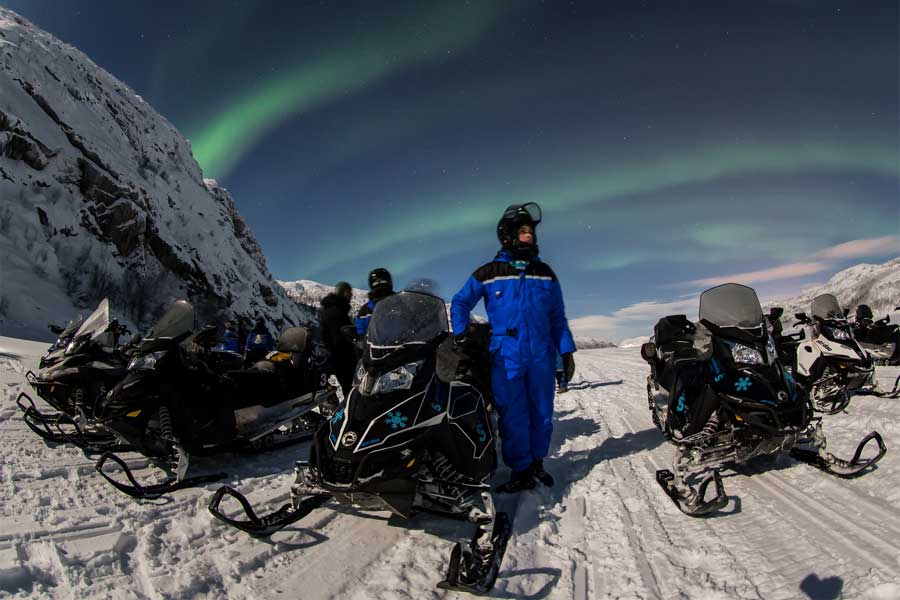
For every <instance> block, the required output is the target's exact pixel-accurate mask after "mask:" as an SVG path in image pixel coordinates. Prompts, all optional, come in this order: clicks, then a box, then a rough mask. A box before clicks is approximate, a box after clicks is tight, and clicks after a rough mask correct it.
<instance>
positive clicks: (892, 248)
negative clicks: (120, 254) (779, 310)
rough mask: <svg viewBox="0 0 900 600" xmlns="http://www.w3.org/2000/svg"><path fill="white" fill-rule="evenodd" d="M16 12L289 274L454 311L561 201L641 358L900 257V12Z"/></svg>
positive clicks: (792, 5)
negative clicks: (373, 282) (200, 173)
mask: <svg viewBox="0 0 900 600" xmlns="http://www.w3.org/2000/svg"><path fill="white" fill-rule="evenodd" d="M183 4H184V5H183ZM0 5H4V6H7V7H9V8H11V9H13V10H15V11H17V12H19V13H20V14H22V15H23V16H24V17H26V18H28V19H29V20H31V21H33V22H34V23H35V24H37V25H38V26H40V27H42V28H44V29H47V30H48V31H50V32H52V33H54V34H55V35H57V36H58V37H60V38H61V39H63V40H64V41H66V42H69V43H71V44H73V45H75V46H76V47H78V48H79V49H81V50H82V51H84V52H85V53H86V54H87V55H88V56H90V57H91V58H92V59H93V60H94V61H95V62H97V63H98V64H99V65H101V66H102V67H104V68H105V69H107V70H108V71H110V72H111V73H112V74H113V75H115V76H116V77H118V78H119V79H122V80H123V81H125V82H126V83H128V84H129V85H130V86H131V87H133V88H134V89H135V90H136V91H137V93H139V94H141V95H142V96H143V97H144V98H145V99H146V100H147V101H148V102H149V103H150V104H152V105H153V106H154V107H155V108H156V109H157V110H158V111H159V112H160V113H161V114H163V115H164V116H166V117H167V118H168V119H169V120H170V121H172V122H173V123H174V124H175V125H176V126H177V127H178V128H179V129H180V130H181V132H182V133H183V134H184V135H185V136H186V137H188V138H189V139H191V141H192V144H193V148H194V153H195V156H196V157H197V160H198V162H199V163H200V165H201V166H202V167H203V169H204V172H205V173H206V176H207V177H214V178H216V179H218V180H219V181H220V182H221V183H222V184H224V185H225V187H227V188H228V189H229V191H230V192H231V193H232V195H233V196H234V198H235V201H236V202H237V205H238V208H239V210H240V211H241V213H242V214H243V216H244V217H245V219H246V220H247V221H248V223H249V224H250V226H251V227H252V229H253V230H254V232H255V233H256V236H257V238H258V239H259V241H260V243H261V244H262V246H263V249H264V251H265V253H266V256H267V259H268V264H269V267H270V269H271V271H272V272H273V274H274V275H275V277H276V278H278V279H288V280H290V279H316V280H319V281H322V282H325V283H334V282H335V281H337V280H339V279H347V280H349V281H351V282H352V283H353V284H354V285H357V286H359V287H364V286H365V280H366V279H365V278H366V274H367V272H368V270H369V269H371V268H372V267H376V266H386V267H388V268H389V269H391V270H392V271H393V272H394V273H395V280H397V282H398V283H399V284H400V285H401V286H402V285H403V284H404V283H406V282H409V281H411V280H413V279H415V278H419V277H429V278H433V279H436V280H437V281H438V282H439V284H440V291H441V293H442V294H443V295H444V296H445V297H447V298H448V299H449V297H450V296H452V294H453V293H454V292H455V291H456V290H457V289H458V288H459V287H460V286H461V285H462V283H463V282H464V281H465V279H466V277H467V276H468V275H469V274H470V273H471V271H472V270H474V268H475V267H477V266H478V265H480V264H482V263H484V262H487V261H488V260H490V258H491V257H492V256H493V254H494V253H495V252H496V250H497V242H496V237H495V225H496V221H497V219H498V217H499V215H500V213H501V212H502V210H503V208H505V207H506V206H507V205H508V204H511V203H521V202H528V201H535V202H538V203H539V204H540V205H541V207H542V208H543V210H544V223H542V224H541V225H540V227H539V228H538V242H539V244H540V246H541V249H542V252H541V255H542V257H543V258H544V260H546V261H547V262H549V263H550V264H551V265H552V266H553V268H554V270H555V271H556V272H557V274H558V275H559V277H560V280H561V282H562V285H563V291H564V293H565V299H566V303H567V308H568V313H569V317H570V319H575V318H579V317H581V318H582V319H579V320H577V321H575V322H574V324H575V325H576V330H577V331H580V332H581V333H588V334H596V335H598V336H604V337H607V338H609V339H613V340H618V339H621V338H622V337H629V336H633V335H641V334H648V333H649V330H648V328H649V324H650V320H651V319H652V318H653V317H655V316H656V315H658V314H664V313H666V312H668V311H669V310H670V309H671V310H673V312H675V311H677V312H684V311H685V310H686V311H687V312H688V314H690V315H691V316H695V315H696V306H697V305H696V300H695V299H694V298H695V294H696V293H697V292H698V291H700V290H702V289H704V288H705V287H709V285H711V284H714V283H716V282H719V281H725V280H729V279H736V280H738V281H743V282H747V283H749V284H751V285H753V286H754V287H756V288H757V290H758V291H759V292H760V295H761V296H763V298H764V299H765V298H767V297H769V298H771V297H777V296H778V295H784V294H788V295H792V294H794V293H795V292H797V291H799V290H800V289H801V288H803V287H806V286H807V285H809V284H812V283H819V282H824V281H825V280H827V279H828V277H830V276H831V275H832V274H833V273H834V272H836V271H837V270H839V269H840V268H843V267H846V266H848V265H850V264H855V263H858V262H863V261H869V262H880V261H883V260H885V259H887V258H890V257H893V256H897V255H900V240H898V237H897V236H898V234H900V149H898V131H900V122H898V114H900V102H898V95H900V92H898V90H900V60H898V54H900V51H898V45H900V44H898V37H900V36H898V22H900V15H898V3H897V2H896V0H892V1H886V2H874V1H872V2H829V1H819V0H810V1H803V0H782V1H778V2H774V1H773V2H766V1H762V0H754V1H752V2H728V1H724V2H723V1H721V0H718V1H714V2H700V1H691V2H637V1H628V2H602V3H601V2H543V3H541V2H490V1H487V0H485V1H472V2H468V3H463V2H446V3H431V4H428V3H425V2H410V3H388V2H340V3H338V2H314V3H313V2H264V1H261V2H200V1H195V2H189V3H182V2H171V1H159V0H154V1H152V2H150V1H144V2H119V1H111V0H105V1H93V0H92V1H84V2H75V1H70V2H58V1H56V0H40V1H39V0H0ZM677 309H680V310H677ZM591 315H595V316H594V317H593V318H584V317H589V316H591Z"/></svg>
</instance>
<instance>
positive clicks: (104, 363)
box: [16, 299, 131, 450]
mask: <svg viewBox="0 0 900 600" xmlns="http://www.w3.org/2000/svg"><path fill="white" fill-rule="evenodd" d="M79 322H80V325H78V327H77V329H76V330H75V331H74V332H70V331H68V330H70V329H71V328H72V327H75V325H76V324H78V323H79ZM126 333H128V330H127V328H125V327H124V326H122V325H120V324H119V323H118V322H117V321H116V320H115V319H110V316H109V301H108V300H107V299H104V300H103V301H101V302H100V305H99V306H98V307H97V309H96V310H95V311H94V312H93V313H92V314H91V315H90V316H89V317H88V318H87V319H86V320H84V321H81V319H80V318H79V319H75V320H73V321H70V323H69V325H68V326H67V327H66V328H65V329H64V330H62V331H61V332H60V339H59V340H58V341H57V343H56V344H54V346H52V347H51V350H52V351H51V352H50V353H49V354H48V355H47V356H45V357H44V359H43V360H42V364H43V365H44V366H43V367H42V368H41V369H40V370H39V371H38V372H37V373H33V372H31V371H29V372H28V373H26V375H25V377H26V379H27V381H28V383H29V384H30V385H31V387H32V388H33V389H34V391H35V393H36V394H37V395H38V396H39V397H40V398H41V399H42V400H44V401H45V402H47V403H48V404H49V405H50V406H52V407H53V408H54V409H56V410H57V411H59V412H57V413H45V412H41V411H40V410H38V408H37V406H36V405H35V403H34V400H33V399H32V398H31V397H30V396H28V394H26V393H24V392H23V393H21V394H19V397H18V398H17V400H16V404H17V405H18V406H19V408H20V409H21V410H22V413H23V418H24V420H25V423H26V424H27V425H28V427H29V428H31V430H32V431H34V432H35V433H37V434H38V435H40V436H41V437H43V438H44V439H47V440H49V441H52V442H57V443H60V442H68V443H72V444H75V445H76V446H79V447H81V448H84V449H95V450H96V449H100V448H103V447H105V446H107V445H110V444H112V445H118V443H117V442H116V441H115V439H114V437H113V436H112V435H111V434H110V433H109V432H106V431H102V430H97V429H96V428H95V427H94V426H93V424H92V421H93V420H94V417H95V414H96V411H97V408H98V406H99V405H100V403H101V402H102V401H103V399H104V398H105V396H106V393H107V391H108V390H110V389H112V388H113V387H114V386H115V385H116V384H117V383H118V382H119V381H120V380H121V379H122V378H123V377H124V376H125V366H126V363H127V360H128V354H129V352H130V350H131V345H130V344H129V345H127V346H120V345H119V338H120V337H121V336H122V335H124V334H126ZM63 340H67V341H66V342H65V345H64V346H63ZM54 347H56V349H53V348H54Z"/></svg>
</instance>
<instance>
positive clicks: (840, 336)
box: [822, 327, 850, 342]
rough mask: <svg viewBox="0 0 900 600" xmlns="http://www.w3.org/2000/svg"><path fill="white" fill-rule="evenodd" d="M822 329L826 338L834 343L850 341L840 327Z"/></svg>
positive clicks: (848, 335)
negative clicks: (826, 335)
mask: <svg viewBox="0 0 900 600" xmlns="http://www.w3.org/2000/svg"><path fill="white" fill-rule="evenodd" d="M822 329H824V330H825V332H826V333H827V334H828V337H830V338H831V339H833V340H834V341H836V342H837V341H841V342H846V341H849V340H850V334H849V333H848V332H847V331H845V330H843V329H841V328H840V327H823V328H822Z"/></svg>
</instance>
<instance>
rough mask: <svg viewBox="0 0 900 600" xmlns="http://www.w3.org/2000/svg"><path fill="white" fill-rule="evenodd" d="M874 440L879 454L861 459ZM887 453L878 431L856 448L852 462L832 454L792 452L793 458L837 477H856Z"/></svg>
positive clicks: (800, 450)
mask: <svg viewBox="0 0 900 600" xmlns="http://www.w3.org/2000/svg"><path fill="white" fill-rule="evenodd" d="M873 440H874V441H875V443H876V444H877V445H878V454H876V455H875V456H873V457H872V458H866V459H863V458H861V456H862V453H863V449H865V447H866V446H867V445H868V443H869V442H871V441H873ZM886 453H887V446H885V444H884V440H883V439H882V437H881V434H880V433H878V432H877V431H873V432H871V433H869V435H867V436H866V437H864V438H863V439H862V441H861V442H860V443H859V445H858V446H857V447H856V452H854V453H853V458H851V459H850V460H843V459H841V458H838V457H836V456H834V455H832V454H830V453H829V454H828V455H827V456H821V455H820V454H819V453H818V452H816V451H814V450H805V449H802V448H794V449H793V450H791V456H792V457H793V458H795V459H797V460H799V461H801V462H805V463H806V464H809V465H812V466H814V467H816V468H817V469H822V470H823V471H825V472H826V473H830V474H832V475H835V476H837V477H855V476H856V475H859V474H861V473H862V472H863V471H866V470H867V469H868V468H869V467H871V466H873V465H874V464H875V463H877V462H878V461H879V460H881V458H882V457H883V456H884V455H885V454H886Z"/></svg>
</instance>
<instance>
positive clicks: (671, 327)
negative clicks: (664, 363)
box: [653, 315, 697, 348]
mask: <svg viewBox="0 0 900 600" xmlns="http://www.w3.org/2000/svg"><path fill="white" fill-rule="evenodd" d="M696 330H697V326H696V325H694V324H693V323H692V322H691V321H690V320H689V319H688V318H687V316H685V315H669V316H667V317H663V318H662V319H660V320H659V321H658V322H657V323H656V326H655V327H654V328H653V334H654V335H653V340H654V342H655V343H656V345H657V346H658V347H660V348H662V347H663V346H666V345H668V344H671V343H673V342H689V343H693V341H694V333H695V332H696Z"/></svg>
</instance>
